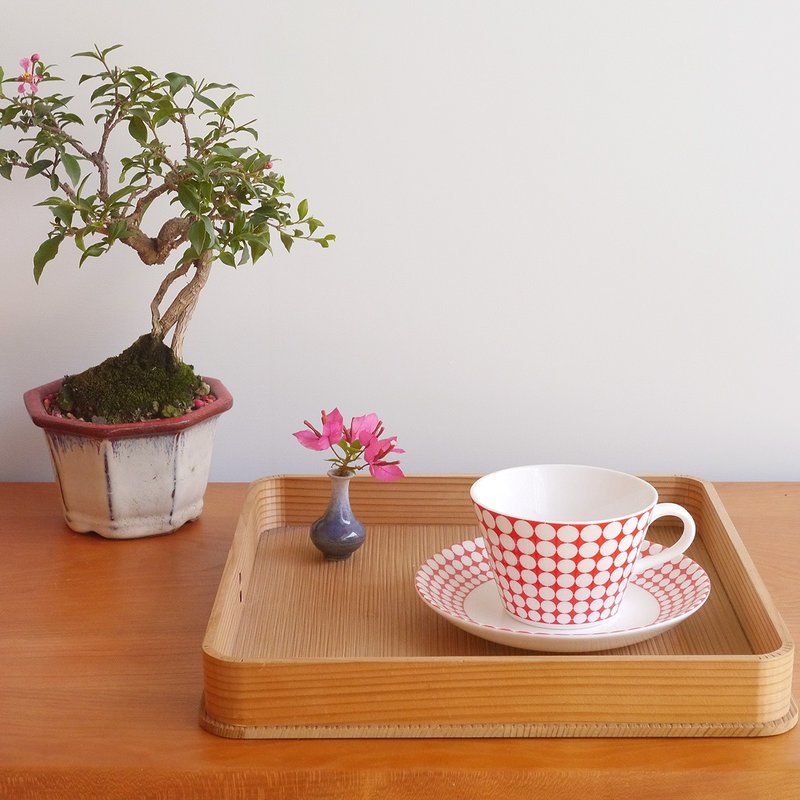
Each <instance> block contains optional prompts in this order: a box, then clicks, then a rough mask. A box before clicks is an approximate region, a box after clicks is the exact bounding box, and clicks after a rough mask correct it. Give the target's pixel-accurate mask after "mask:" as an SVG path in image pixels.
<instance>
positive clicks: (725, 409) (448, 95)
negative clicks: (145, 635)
mask: <svg viewBox="0 0 800 800" xmlns="http://www.w3.org/2000/svg"><path fill="white" fill-rule="evenodd" d="M123 9H124V10H123ZM224 9H228V10H229V11H228V13H227V15H226V14H225V13H224ZM13 16H14V18H13V20H11V21H9V19H8V17H9V15H8V14H7V15H6V17H7V20H6V22H7V23H8V24H5V25H4V26H3V27H2V30H0V54H2V63H3V65H4V66H5V68H6V72H7V73H11V72H13V71H14V69H15V68H16V66H15V65H16V63H17V60H18V59H19V58H20V57H21V56H23V55H28V54H30V53H31V52H33V51H38V52H39V53H41V54H42V56H43V58H45V59H46V60H47V61H48V62H57V63H58V64H60V65H62V67H61V69H62V73H63V74H64V75H69V76H77V75H79V74H80V72H81V71H83V65H82V64H81V63H79V62H78V61H76V60H71V59H70V58H69V56H70V54H71V53H73V52H75V51H78V50H84V49H88V48H90V47H91V46H92V45H93V44H94V43H98V44H101V45H103V46H105V45H110V44H113V43H117V42H122V43H124V44H125V48H124V49H123V50H121V51H119V53H118V54H117V55H118V58H119V61H120V63H127V64H132V63H143V64H146V65H147V66H149V67H151V68H153V69H155V70H156V71H158V72H167V71H170V70H172V69H176V70H178V71H182V72H187V73H190V74H193V75H195V76H197V77H200V76H205V77H207V78H209V79H212V80H219V81H221V82H225V81H229V80H230V81H234V82H236V83H237V84H238V85H239V86H240V87H241V88H242V89H243V90H246V91H251V92H253V93H254V94H255V95H256V98H255V99H254V100H252V101H249V102H250V110H251V111H252V116H254V117H258V118H259V128H260V130H261V131H262V137H261V140H260V146H261V147H262V148H263V149H264V150H266V151H268V152H272V153H274V154H276V155H277V156H280V158H281V159H282V161H281V162H280V164H281V168H282V170H283V171H284V173H285V174H286V176H287V182H288V185H289V186H290V187H293V190H294V191H295V193H296V194H297V195H298V196H299V197H305V196H307V197H309V198H310V201H311V208H312V211H313V212H314V213H315V214H316V215H317V216H319V217H320V218H322V219H323V220H324V221H325V222H326V223H327V228H328V230H330V231H332V232H335V233H336V234H337V236H338V242H337V244H336V245H335V246H334V247H333V248H332V249H331V250H329V251H324V250H321V249H319V248H317V247H312V246H311V245H309V246H306V247H303V246H302V245H301V244H298V245H296V247H295V249H294V252H293V253H292V254H291V256H287V255H285V254H283V253H279V254H277V255H276V256H275V257H274V258H272V259H269V258H265V259H263V260H262V261H261V262H259V264H258V265H256V267H244V268H241V269H240V270H238V271H234V270H231V269H229V268H227V267H225V266H222V265H219V266H218V267H217V268H216V274H214V275H213V276H212V279H211V283H210V285H209V286H208V287H207V289H206V292H205V296H204V297H203V298H202V299H201V303H200V307H199V309H198V311H197V313H196V314H195V318H194V321H193V328H192V330H190V334H189V337H188V339H187V345H186V356H187V360H189V361H190V362H192V363H194V365H195V366H196V367H197V368H198V369H199V370H200V371H201V372H205V373H207V374H210V375H215V376H217V377H221V378H223V379H224V380H225V382H226V383H227V385H228V386H229V388H230V389H231V391H232V392H233V393H234V395H235V398H236V400H235V405H234V408H233V409H232V411H231V412H229V413H228V414H227V415H225V416H224V417H223V418H222V421H221V424H220V427H219V432H218V438H217V450H216V453H215V463H214V468H213V472H212V479H214V480H232V481H249V480H252V479H254V478H257V477H260V476H262V475H267V474H271V473H276V472H319V471H321V470H322V469H324V463H323V461H322V459H321V457H320V456H319V455H318V454H313V453H311V452H309V451H306V450H303V449H302V448H300V447H299V446H298V445H297V444H296V443H295V442H294V440H293V439H292V438H291V436H290V434H291V432H292V431H294V430H296V429H297V428H298V427H300V425H301V423H302V420H303V418H304V417H307V418H311V419H316V418H317V416H318V413H319V409H321V408H323V407H324V408H330V407H332V406H333V405H335V404H338V405H339V406H340V408H341V409H342V411H343V412H344V413H345V415H351V414H358V413H364V412H367V411H373V410H374V411H376V412H378V413H379V414H380V415H382V416H383V418H384V420H385V422H386V424H387V428H388V430H389V432H391V433H396V434H397V435H398V436H399V439H400V444H401V445H402V446H404V447H405V448H406V450H407V451H408V453H407V456H406V457H405V460H404V465H405V467H406V469H407V471H409V472H473V471H474V472H483V471H488V470H492V469H495V468H499V467H502V466H509V465H514V464H521V463H532V462H551V461H559V462H579V463H590V464H599V465H604V466H610V467H614V468H618V469H624V470H626V471H635V472H670V473H671V472H680V473H690V474H695V475H700V476H702V477H706V478H709V479H712V480H723V479H741V480H761V479H772V480H774V479H787V480H798V479H800V469H799V468H798V459H797V452H798V441H800V439H799V438H798V434H800V430H799V429H800V422H799V421H798V420H800V414H798V410H797V409H798V397H800V377H799V372H798V366H797V362H798V325H797V311H796V308H797V298H798V295H799V294H800V293H799V292H798V289H800V270H798V264H800V237H799V236H798V230H799V229H798V220H800V156H799V155H798V153H800V50H798V48H797V40H798V33H800V6H799V5H797V4H796V3H791V2H769V3H764V2H759V0H751V1H750V2H728V3H719V2H716V0H714V1H713V2H711V0H688V1H683V2H682V1H679V0H673V1H672V2H668V3H667V2H664V3H657V2H640V1H639V0H630V2H620V1H619V0H617V1H613V0H611V1H606V2H602V3H597V2H593V1H592V0H586V2H558V3H555V2H538V1H537V2H521V0H520V1H519V2H511V1H510V0H494V1H493V2H488V1H484V2H477V0H473V1H472V2H453V0H425V2H399V1H398V0H392V1H391V2H389V1H387V2H370V1H369V0H360V1H359V2H355V1H352V0H351V1H350V2H343V1H342V0H337V2H328V1H327V0H291V1H290V0H281V2H264V0H258V2H256V1H255V0H240V1H239V2H238V3H235V4H227V5H225V4H222V5H221V4H218V3H210V2H200V3H198V2H191V3H190V2H185V0H180V1H179V2H169V3H167V2H163V0H159V1H158V2H156V1H155V0H137V2H136V3H119V4H113V3H109V4H100V3H92V2H86V0H72V2H70V3H64V2H62V1H59V2H56V0H39V2H38V3H36V4H35V6H32V7H30V8H28V10H27V11H24V10H22V9H18V10H17V11H15V12H14V15H13ZM0 146H2V145H0ZM6 146H8V142H7V141H6ZM45 194H46V190H45V187H43V186H42V185H40V184H35V183H34V182H33V181H28V182H26V181H23V180H22V179H21V178H20V179H17V180H15V182H14V183H13V184H8V183H6V182H5V181H2V182H0V218H1V219H2V220H3V224H2V229H1V230H2V269H3V289H2V297H0V337H2V360H1V361H0V367H2V374H3V380H2V382H0V415H1V416H0V418H1V419H2V424H1V425H0V454H1V455H2V458H0V479H2V480H50V478H51V472H50V466H49V463H48V460H47V455H46V451H45V447H44V444H43V440H42V438H41V433H40V432H39V431H38V430H37V429H34V428H33V426H32V425H31V424H30V422H29V420H28V418H27V416H26V414H25V411H24V409H23V406H22V401H21V395H22V393H23V391H24V390H25V389H27V388H29V387H31V386H35V385H38V384H40V383H44V382H45V381H47V380H51V379H53V378H56V377H59V376H60V375H62V374H64V373H67V372H75V371H79V370H80V369H83V368H84V367H87V366H89V365H90V364H93V363H96V362H98V361H100V360H102V359H103V358H104V357H106V356H108V355H112V354H114V353H117V352H119V351H120V350H122V349H123V348H124V347H125V346H126V345H127V344H129V343H130V341H132V340H133V339H134V338H135V337H136V336H137V335H138V334H139V333H141V332H144V331H145V330H146V329H147V326H148V302H149V297H150V294H151V293H152V292H153V291H154V289H155V287H156V286H157V284H158V281H159V280H160V275H159V273H158V272H156V271H154V270H151V271H148V269H147V268H145V267H143V266H142V265H141V264H140V263H139V262H138V261H137V259H136V257H135V254H133V252H132V251H130V250H128V249H127V248H122V247H119V248H117V249H116V250H115V251H112V253H111V254H109V255H108V256H107V257H106V258H104V259H103V260H102V262H100V261H91V262H89V263H87V264H86V265H85V266H84V267H83V268H82V269H81V270H80V271H79V270H78V268H77V257H76V256H75V255H74V252H75V251H74V250H72V249H71V248H68V247H63V248H62V253H61V254H60V255H59V257H58V259H57V261H55V262H52V263H51V264H49V265H48V267H47V270H46V272H45V274H44V276H43V278H42V282H41V285H39V286H38V287H37V286H36V285H35V284H34V282H33V278H32V275H31V257H32V254H33V252H34V250H35V248H36V246H37V245H38V243H39V242H40V241H41V240H42V239H43V238H44V235H45V232H46V226H47V219H48V213H47V212H46V211H45V210H44V209H41V208H33V207H32V206H33V204H34V203H35V202H37V201H38V200H40V199H41V198H42V197H44V196H45Z"/></svg>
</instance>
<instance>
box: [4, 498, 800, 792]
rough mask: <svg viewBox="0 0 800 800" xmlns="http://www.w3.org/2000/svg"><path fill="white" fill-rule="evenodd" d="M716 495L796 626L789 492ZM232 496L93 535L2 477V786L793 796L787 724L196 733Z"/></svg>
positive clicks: (799, 597)
mask: <svg viewBox="0 0 800 800" xmlns="http://www.w3.org/2000/svg"><path fill="white" fill-rule="evenodd" d="M716 488H717V490H718V491H719V493H720V496H721V498H722V501H723V503H724V505H725V508H726V509H727V510H728V511H729V513H730V515H731V518H732V519H733V521H734V524H735V525H736V527H737V529H738V531H739V532H740V534H741V535H742V538H743V539H744V541H745V543H746V545H747V548H748V551H749V552H750V554H751V555H752V556H753V559H754V560H755V563H756V565H757V567H758V569H759V572H760V574H761V575H762V577H763V578H764V581H765V583H766V586H767V588H768V590H769V592H770V594H771V596H772V597H773V599H774V600H775V604H776V605H777V607H778V608H779V610H780V613H781V615H782V616H783V618H784V620H785V621H786V623H787V625H788V627H789V629H790V631H791V633H792V634H793V636H794V637H797V635H798V633H800V594H798V592H797V579H798V574H800V556H798V552H797V546H796V541H797V539H796V531H797V529H798V526H799V525H800V484H776V483H771V484H730V485H724V484H718V485H717V486H716ZM246 492H247V486H245V485H212V486H211V487H210V488H209V492H208V494H207V498H206V510H205V512H204V514H203V517H202V518H201V519H200V520H199V521H198V522H196V523H192V524H190V525H188V526H186V527H185V528H184V529H182V530H180V531H178V532H177V533H176V534H173V535H170V536H167V537H163V538H159V539H152V540H138V541H131V542H109V541H105V540H100V539H97V538H95V537H92V536H85V535H80V534H74V533H71V532H70V531H69V530H68V529H66V528H65V527H64V524H63V522H62V520H61V516H60V509H59V505H58V498H57V494H56V490H55V487H54V486H53V485H51V484H5V485H0V541H1V542H2V545H3V558H2V559H0V611H1V612H2V613H1V614H0V714H2V727H0V797H3V798H6V797H8V798H15V799H16V798H19V799H20V800H27V799H28V798H31V800H34V799H35V800H39V799H40V798H41V799H42V800H50V799H51V798H59V800H60V798H69V799H70V800H73V799H74V798H87V800H89V799H90V798H107V799H108V800H117V799H118V798H150V797H157V798H190V797H209V798H215V800H216V799H217V798H218V799H219V800H226V798H242V797H269V798H270V800H272V798H276V799H277V800H284V799H286V800H289V798H292V800H294V799H295V798H301V797H303V798H306V797H308V798H328V799H329V800H345V798H346V799H347V800H353V799H354V800H361V799H363V800H367V798H375V797H380V796H383V797H392V798H398V800H412V798H413V799H414V800H416V799H418V798H430V797H431V796H432V795H433V796H441V797H458V798H467V799H468V800H469V799H471V798H484V797H486V796H490V795H492V794H494V793H501V794H502V795H503V796H504V797H505V798H507V800H517V798H519V800H522V798H526V799H527V798H530V797H536V796H541V795H543V794H546V795H547V796H548V797H551V798H574V797H575V796H576V794H577V793H579V792H585V793H587V794H591V796H592V797H593V798H597V800H604V799H605V798H609V799H611V798H614V799H615V800H616V798H619V797H625V796H638V795H640V794H642V793H643V792H646V794H647V796H648V799H649V800H661V799H662V798H663V799H664V800H667V798H669V800H674V798H675V797H681V798H682V800H694V799H695V798H707V797H709V796H710V795H709V792H712V793H713V796H724V797H725V798H726V800H752V799H753V798H770V800H773V799H774V800H784V798H786V800H789V798H791V799H792V800H794V798H796V797H797V796H798V787H800V728H795V729H794V730H792V731H790V732H789V733H785V734H782V735H780V736H775V737H770V738H766V739H716V738H715V739H538V740H536V741H531V740H526V739H503V740H499V739H427V740H425V741H420V740H414V739H394V740H382V739H369V740H357V739H353V740H347V739H343V740H269V741H267V740H262V741H235V740H229V739H223V738H220V737H217V736H212V735H211V734H209V733H207V732H205V731H203V730H202V729H201V728H200V727H199V726H198V724H197V714H198V698H199V697H200V694H201V692H202V689H203V673H202V659H201V653H200V645H201V642H202V639H203V635H204V632H205V629H206V624H207V622H208V619H209V614H210V612H211V608H212V605H213V600H214V597H215V593H216V590H217V587H218V585H219V583H220V579H221V577H222V571H223V567H224V564H225V561H226V557H227V554H228V551H229V549H230V545H231V539H232V536H233V532H234V529H235V526H236V521H237V518H238V516H239V512H240V511H241V508H242V504H243V502H244V498H245V495H246ZM797 674H798V673H797V671H796V670H795V682H796V681H797V678H796V676H797ZM796 688H797V687H796ZM709 787H713V789H709Z"/></svg>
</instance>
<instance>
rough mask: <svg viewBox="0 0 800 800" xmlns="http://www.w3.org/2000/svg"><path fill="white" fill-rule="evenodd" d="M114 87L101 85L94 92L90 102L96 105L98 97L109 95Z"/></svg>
mask: <svg viewBox="0 0 800 800" xmlns="http://www.w3.org/2000/svg"><path fill="white" fill-rule="evenodd" d="M113 88H114V86H113V85H112V84H110V83H101V84H100V85H99V86H98V87H97V88H96V89H95V90H94V91H93V92H92V95H91V97H90V98H89V100H90V102H92V103H94V101H95V100H97V98H98V97H102V96H103V95H104V94H108V93H109V92H110V91H111V90H112V89H113Z"/></svg>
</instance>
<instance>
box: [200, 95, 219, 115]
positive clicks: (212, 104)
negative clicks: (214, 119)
mask: <svg viewBox="0 0 800 800" xmlns="http://www.w3.org/2000/svg"><path fill="white" fill-rule="evenodd" d="M195 97H196V98H197V99H198V100H199V101H200V102H201V103H203V104H204V105H207V106H208V107H209V108H213V109H214V111H216V110H217V109H218V108H219V106H218V105H217V104H216V103H215V102H214V101H213V100H211V99H210V98H208V97H204V96H203V95H202V94H196V95H195Z"/></svg>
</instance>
